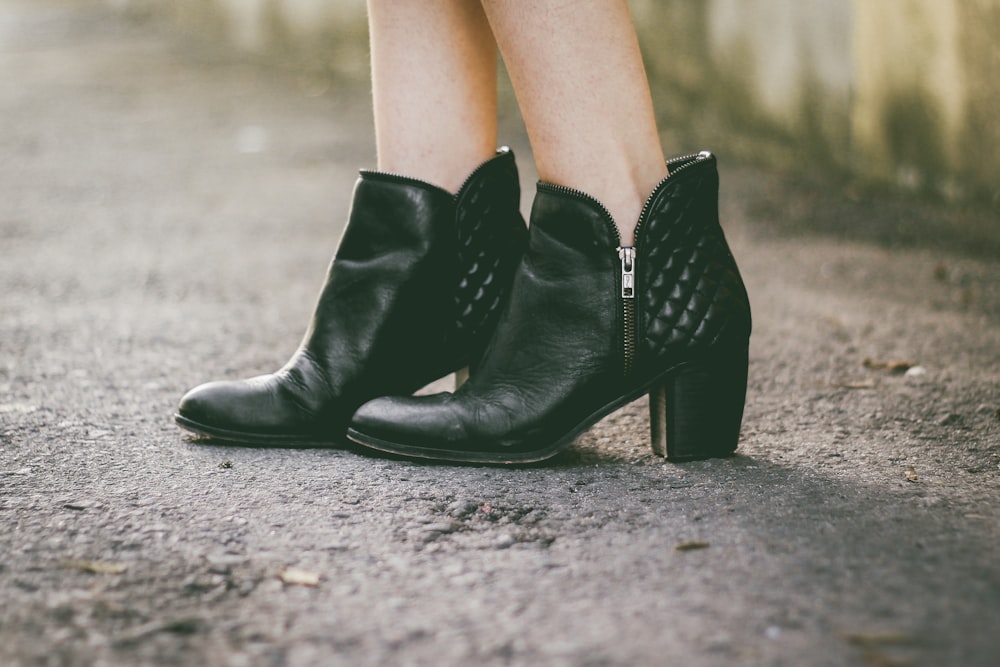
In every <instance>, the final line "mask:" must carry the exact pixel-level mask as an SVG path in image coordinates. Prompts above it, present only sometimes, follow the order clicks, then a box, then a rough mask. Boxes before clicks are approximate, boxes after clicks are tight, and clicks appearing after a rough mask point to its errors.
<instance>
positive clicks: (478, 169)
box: [455, 146, 510, 197]
mask: <svg viewBox="0 0 1000 667" xmlns="http://www.w3.org/2000/svg"><path fill="white" fill-rule="evenodd" d="M507 153H510V146H501V147H500V148H498V149H497V150H496V152H495V153H494V154H493V157H491V158H490V159H488V160H486V161H485V162H483V163H482V164H481V165H479V166H478V167H476V169H475V171H473V172H472V173H471V174H469V175H468V176H467V177H466V178H465V180H464V181H462V186H461V187H460V188H459V189H458V190H457V191H456V192H455V197H459V196H460V195H461V194H462V191H463V190H465V186H467V185H468V184H469V183H471V182H472V179H474V178H475V177H476V176H478V175H479V173H480V172H481V171H483V170H484V169H486V166H487V165H489V164H490V163H492V162H493V160H495V159H496V158H498V157H500V156H501V155H506V154H507Z"/></svg>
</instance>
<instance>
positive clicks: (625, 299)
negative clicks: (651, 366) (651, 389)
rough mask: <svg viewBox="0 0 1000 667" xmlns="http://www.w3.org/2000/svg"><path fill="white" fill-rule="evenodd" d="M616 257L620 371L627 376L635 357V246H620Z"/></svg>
mask: <svg viewBox="0 0 1000 667" xmlns="http://www.w3.org/2000/svg"><path fill="white" fill-rule="evenodd" d="M618 257H619V259H621V262H622V276H621V288H622V291H621V296H622V329H623V331H622V372H623V374H624V375H625V376H626V377H628V375H629V373H631V372H632V361H633V359H635V338H636V330H635V328H636V327H635V248H634V247H633V246H620V247H619V248H618Z"/></svg>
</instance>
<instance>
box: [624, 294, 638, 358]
mask: <svg viewBox="0 0 1000 667" xmlns="http://www.w3.org/2000/svg"><path fill="white" fill-rule="evenodd" d="M622 301H623V302H624V303H623V307H624V309H625V310H624V321H623V322H622V325H623V326H624V328H625V332H624V336H623V337H622V340H623V343H624V346H623V347H624V353H625V354H624V359H623V361H622V372H623V374H624V375H625V376H626V377H628V376H629V374H631V372H632V362H633V360H634V359H635V334H636V332H635V299H623V300H622Z"/></svg>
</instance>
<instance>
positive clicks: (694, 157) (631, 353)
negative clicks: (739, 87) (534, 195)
mask: <svg viewBox="0 0 1000 667" xmlns="http://www.w3.org/2000/svg"><path fill="white" fill-rule="evenodd" d="M710 156H711V153H709V152H708V151H702V152H700V153H693V154H691V155H682V156H680V157H675V158H671V159H670V160H667V163H666V164H667V167H668V172H669V173H668V174H667V175H666V176H665V177H664V178H663V180H661V181H660V182H659V183H657V184H656V187H655V188H653V192H656V191H657V190H659V189H660V187H661V186H662V185H663V184H664V183H666V182H667V181H669V180H670V179H672V178H673V177H674V176H676V175H677V174H678V173H680V172H682V171H684V170H685V169H687V168H688V167H690V166H692V165H695V164H698V163H699V162H701V161H702V160H704V159H708V158H709V157H710ZM671 165H678V166H677V167H676V168H675V169H670V168H669V167H670V166H671ZM538 188H539V189H540V190H547V191H549V192H554V193H559V194H566V195H573V196H575V197H579V198H581V199H583V200H585V201H588V202H590V203H592V204H593V205H594V206H596V207H597V208H598V209H599V210H600V211H601V212H602V213H603V214H604V218H605V220H606V221H607V222H608V226H609V227H611V229H612V231H613V232H614V236H615V239H616V240H617V242H618V247H617V248H616V250H621V248H622V237H621V234H620V233H619V231H618V226H617V225H616V224H615V220H614V217H613V216H612V215H611V211H609V210H608V207H607V206H605V205H604V204H603V203H602V202H601V201H600V200H598V199H597V198H595V197H593V196H592V195H590V194H588V193H586V192H584V191H583V190H577V189H576V188H571V187H568V186H565V185H557V184H555V183H549V182H547V181H541V182H539V184H538ZM650 195H652V193H650ZM652 199H653V197H652V196H650V197H648V198H647V199H646V201H645V202H644V203H643V205H642V211H641V212H640V213H639V220H638V221H637V222H636V227H635V245H634V246H632V247H633V248H636V247H637V246H638V245H639V231H640V229H641V228H642V226H643V222H645V220H646V216H647V215H648V213H649V207H650V206H651V204H652ZM632 261H633V262H634V261H636V258H635V257H633V260H632ZM619 280H621V275H620V274H619ZM618 287H619V289H620V288H621V285H619V286H618ZM635 287H636V285H635V284H634V283H633V296H632V298H624V297H623V298H622V328H623V329H624V331H623V332H622V353H623V354H622V372H623V374H624V375H625V376H626V377H627V376H628V375H629V374H631V372H632V365H633V363H634V361H635V353H636V338H637V336H638V332H637V331H636V330H635V329H636V321H635V319H636V318H635V296H636V295H635Z"/></svg>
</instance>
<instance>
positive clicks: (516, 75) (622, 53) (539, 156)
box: [482, 0, 667, 245]
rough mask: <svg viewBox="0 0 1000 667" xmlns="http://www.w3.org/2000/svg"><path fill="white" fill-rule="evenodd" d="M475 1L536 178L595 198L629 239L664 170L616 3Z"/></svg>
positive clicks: (627, 22)
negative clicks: (499, 58)
mask: <svg viewBox="0 0 1000 667" xmlns="http://www.w3.org/2000/svg"><path fill="white" fill-rule="evenodd" d="M482 2H483V7H484V8H485V10H486V14H487V16H488V17H489V21H490V25H491V26H492V28H493V33H494V35H495V36H496V40H497V42H498V43H499V45H500V50H501V52H502V53H503V57H504V62H505V63H506V65H507V69H508V71H509V72H510V76H511V82H512V83H513V84H514V91H515V94H516V95H517V99H518V104H519V105H520V107H521V113H522V115H523V116H524V121H525V125H526V126H527V129H528V136H529V138H530V139H531V147H532V151H533V152H534V155H535V164H536V166H537V167H538V174H539V176H540V177H541V178H542V179H543V180H546V181H550V182H552V183H557V184H560V185H565V186H568V187H572V188H576V189H579V190H583V191H584V192H586V193H588V194H590V195H592V196H594V197H596V198H597V199H598V200H599V201H601V203H603V204H604V205H605V206H606V207H607V208H608V210H609V211H610V212H611V215H612V216H613V217H614V219H615V222H616V224H617V225H618V229H619V232H620V233H621V236H622V242H623V243H624V244H625V245H631V244H632V243H633V232H634V228H635V223H636V222H637V219H638V216H639V212H640V211H641V209H642V205H643V203H644V202H645V199H646V197H648V196H649V194H650V192H652V190H653V188H654V187H655V186H656V184H657V183H658V182H659V181H660V180H661V179H662V178H663V177H665V176H666V174H667V168H666V165H665V164H664V159H663V149H662V148H661V147H660V140H659V134H658V132H657V129H656V120H655V118H654V115H653V103H652V100H651V97H650V93H649V83H648V81H647V79H646V72H645V68H644V67H643V64H642V56H641V54H640V53H639V45H638V41H637V40H636V35H635V28H634V27H633V25H632V19H631V16H630V15H629V11H628V6H627V5H626V4H625V0H588V1H587V2H565V0H537V1H535V2H531V3H524V2H518V1H517V0H482Z"/></svg>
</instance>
